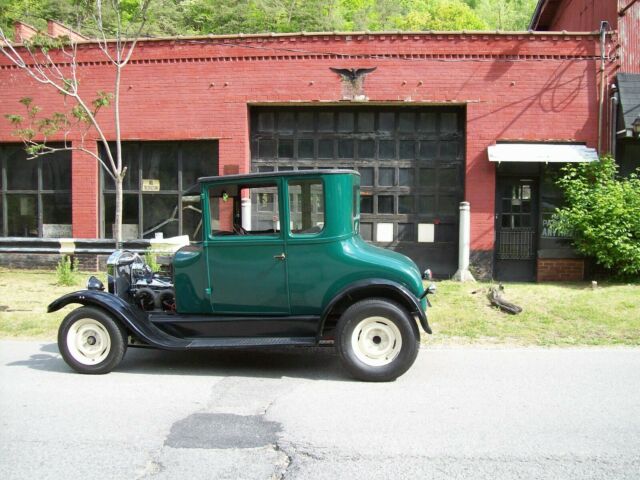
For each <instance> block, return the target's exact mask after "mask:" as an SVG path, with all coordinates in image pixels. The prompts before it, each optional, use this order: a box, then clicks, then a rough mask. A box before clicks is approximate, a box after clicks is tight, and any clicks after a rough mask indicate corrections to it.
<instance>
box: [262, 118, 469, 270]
mask: <svg viewBox="0 0 640 480" xmlns="http://www.w3.org/2000/svg"><path fill="white" fill-rule="evenodd" d="M463 128H464V110H463V109H461V108H445V107H428V108H424V107H421V108H413V107H411V108H406V107H402V108H399V107H344V108H343V107H330V108H329V107H317V108H316V107H297V108H290V107H254V108H252V110H251V164H252V170H253V171H255V172H270V171H276V170H279V171H286V170H305V169H317V168H351V169H356V170H358V171H359V172H360V174H361V185H362V188H361V191H362V197H361V213H362V215H361V233H362V236H363V237H364V238H365V240H368V241H370V242H373V243H375V244H377V245H380V246H383V247H385V248H390V249H393V250H396V251H400V252H402V253H404V254H406V255H408V256H409V257H411V258H413V259H414V260H415V261H416V263H417V264H418V266H419V267H420V268H426V267H430V268H432V269H433V271H434V272H435V273H436V274H439V275H441V276H447V275H451V274H453V273H454V272H455V270H456V266H457V239H458V233H457V232H458V227H457V224H458V203H459V202H460V201H462V198H463V184H464V178H463V176H464V168H463V166H464V132H463Z"/></svg>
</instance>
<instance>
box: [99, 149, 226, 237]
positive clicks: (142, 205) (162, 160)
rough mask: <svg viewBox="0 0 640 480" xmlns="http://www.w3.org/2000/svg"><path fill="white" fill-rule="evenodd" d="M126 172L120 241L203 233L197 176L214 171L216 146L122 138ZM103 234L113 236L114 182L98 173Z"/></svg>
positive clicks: (212, 173)
mask: <svg viewBox="0 0 640 480" xmlns="http://www.w3.org/2000/svg"><path fill="white" fill-rule="evenodd" d="M122 155H123V159H124V164H125V165H126V166H127V173H126V176H125V178H124V184H123V221H122V224H123V225H122V233H123V237H124V239H125V240H126V239H135V238H154V237H156V236H159V235H162V236H163V237H173V236H176V235H189V238H190V239H191V240H197V239H199V238H201V235H202V211H201V208H200V194H199V191H198V190H197V189H196V188H195V187H196V183H197V179H198V177H203V176H211V175H217V174H218V144H217V142H215V141H193V142H124V143H123V144H122ZM102 191H103V208H102V211H103V234H104V236H105V237H107V238H111V237H112V236H113V222H114V216H115V184H114V182H113V179H111V177H110V176H109V175H108V174H107V173H106V172H104V171H103V172H102Z"/></svg>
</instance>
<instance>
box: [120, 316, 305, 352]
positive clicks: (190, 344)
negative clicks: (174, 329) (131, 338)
mask: <svg viewBox="0 0 640 480" xmlns="http://www.w3.org/2000/svg"><path fill="white" fill-rule="evenodd" d="M136 320H137V321H136V327H137V328H136V330H137V334H138V336H139V337H140V338H139V339H140V340H142V341H143V342H144V343H146V344H147V345H148V346H151V347H155V348H161V349H165V350H191V349H207V348H247V347H284V346H295V345H301V346H302V345H305V346H313V345H316V344H317V339H316V337H311V336H304V337H292V336H289V337H284V336H283V337H273V336H260V337H177V336H174V335H171V334H169V333H167V332H165V331H163V330H161V329H160V328H158V327H157V326H156V325H154V324H153V323H152V322H150V321H149V319H148V318H146V317H143V316H142V315H141V316H140V317H139V318H137V319H136ZM132 346H142V345H139V344H138V345H136V344H135V343H134V344H132Z"/></svg>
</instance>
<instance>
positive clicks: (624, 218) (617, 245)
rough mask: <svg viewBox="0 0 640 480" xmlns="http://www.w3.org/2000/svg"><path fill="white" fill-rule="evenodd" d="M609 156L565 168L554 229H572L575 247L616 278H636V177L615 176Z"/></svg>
mask: <svg viewBox="0 0 640 480" xmlns="http://www.w3.org/2000/svg"><path fill="white" fill-rule="evenodd" d="M617 173H618V166H617V164H616V162H615V161H614V159H613V158H611V157H603V158H602V159H601V160H600V161H599V162H590V163H581V164H569V165H567V166H565V167H564V168H563V169H562V176H561V177H560V178H559V180H558V181H557V183H558V186H559V187H560V188H561V189H562V191H563V192H564V196H565V206H564V207H563V208H560V209H558V210H557V211H556V214H555V215H554V223H555V227H556V228H558V229H560V230H564V231H570V232H571V233H572V237H573V243H574V245H575V247H576V249H577V250H578V251H579V252H580V253H582V254H584V255H587V256H590V257H593V258H594V259H595V260H596V262H597V263H598V264H600V265H602V266H604V267H605V268H608V269H610V270H613V271H614V273H615V274H617V275H619V276H635V275H638V274H640V179H639V178H638V175H637V174H636V173H633V174H631V175H629V176H628V177H626V178H620V177H619V176H618V175H617Z"/></svg>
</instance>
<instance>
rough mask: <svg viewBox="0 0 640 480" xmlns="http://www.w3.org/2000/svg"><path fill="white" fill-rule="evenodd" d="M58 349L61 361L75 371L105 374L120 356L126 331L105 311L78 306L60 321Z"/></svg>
mask: <svg viewBox="0 0 640 480" xmlns="http://www.w3.org/2000/svg"><path fill="white" fill-rule="evenodd" d="M58 348H59V350H60V353H61V354H62V358H64V361H65V362H67V364H68V365H69V366H70V367H71V368H73V369H74V370H75V371H77V372H79V373H90V374H101V373H108V372H110V371H111V370H113V369H114V368H116V367H117V366H118V364H119V363H120V361H121V360H122V358H123V357H124V354H125V352H126V349H127V334H126V331H125V330H124V329H123V328H122V326H121V325H120V324H119V323H118V322H116V321H115V320H114V319H113V318H112V317H111V315H109V314H108V313H106V312H105V311H103V310H100V309H98V308H93V307H80V308H78V309H76V310H74V311H72V312H71V313H69V315H67V316H66V317H65V318H64V320H63V321H62V323H61V324H60V329H59V330H58Z"/></svg>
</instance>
